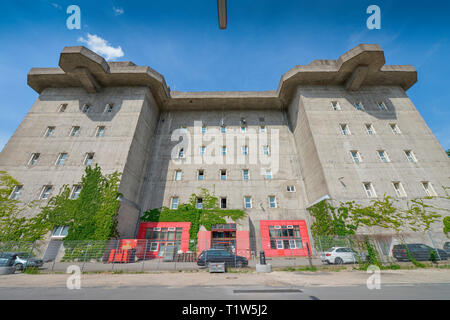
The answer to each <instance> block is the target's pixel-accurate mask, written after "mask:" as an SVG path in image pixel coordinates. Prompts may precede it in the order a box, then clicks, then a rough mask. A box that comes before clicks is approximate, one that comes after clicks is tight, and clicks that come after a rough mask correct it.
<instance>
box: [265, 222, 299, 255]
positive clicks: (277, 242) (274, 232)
mask: <svg viewBox="0 0 450 320" xmlns="http://www.w3.org/2000/svg"><path fill="white" fill-rule="evenodd" d="M269 236H270V248H271V249H273V250H281V249H302V248H303V245H302V237H301V235H300V227H299V226H298V225H293V226H269Z"/></svg>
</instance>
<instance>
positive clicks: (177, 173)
mask: <svg viewBox="0 0 450 320" xmlns="http://www.w3.org/2000/svg"><path fill="white" fill-rule="evenodd" d="M182 176H183V171H181V170H176V171H175V181H181V178H182Z"/></svg>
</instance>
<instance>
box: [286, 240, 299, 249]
mask: <svg viewBox="0 0 450 320" xmlns="http://www.w3.org/2000/svg"><path fill="white" fill-rule="evenodd" d="M296 242H297V241H295V240H289V248H290V249H297V244H296ZM298 249H301V248H298Z"/></svg>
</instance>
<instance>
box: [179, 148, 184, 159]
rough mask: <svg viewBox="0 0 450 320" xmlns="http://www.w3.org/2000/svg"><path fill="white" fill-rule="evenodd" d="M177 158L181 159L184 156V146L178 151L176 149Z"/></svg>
mask: <svg viewBox="0 0 450 320" xmlns="http://www.w3.org/2000/svg"><path fill="white" fill-rule="evenodd" d="M178 158H179V159H183V158H184V148H181V149H180V151H178Z"/></svg>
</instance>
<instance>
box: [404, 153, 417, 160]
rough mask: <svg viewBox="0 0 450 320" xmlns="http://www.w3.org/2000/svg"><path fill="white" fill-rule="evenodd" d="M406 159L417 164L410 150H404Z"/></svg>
mask: <svg viewBox="0 0 450 320" xmlns="http://www.w3.org/2000/svg"><path fill="white" fill-rule="evenodd" d="M405 155H406V159H408V161H409V162H411V163H414V162H417V159H416V156H415V155H414V153H413V152H412V151H411V150H405Z"/></svg>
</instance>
